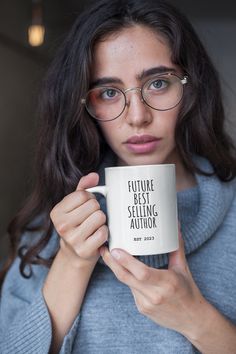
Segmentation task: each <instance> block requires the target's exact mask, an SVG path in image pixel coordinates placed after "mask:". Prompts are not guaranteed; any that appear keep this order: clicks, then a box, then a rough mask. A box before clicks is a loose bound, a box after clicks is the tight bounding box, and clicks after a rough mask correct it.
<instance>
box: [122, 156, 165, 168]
mask: <svg viewBox="0 0 236 354" xmlns="http://www.w3.org/2000/svg"><path fill="white" fill-rule="evenodd" d="M166 161H167V159H165V158H161V157H158V156H144V155H142V156H141V155H139V156H135V157H132V158H124V159H120V162H119V165H122V166H126V165H128V166H135V165H136V166H137V165H160V164H164V163H166ZM167 163H168V162H167Z"/></svg>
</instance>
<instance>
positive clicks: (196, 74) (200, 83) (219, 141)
mask: <svg viewBox="0 0 236 354" xmlns="http://www.w3.org/2000/svg"><path fill="white" fill-rule="evenodd" d="M135 25H143V26H146V27H148V28H150V29H151V30H152V31H154V32H156V33H158V34H159V35H160V34H161V35H162V36H164V38H165V39H166V41H167V43H168V44H169V46H170V48H171V52H172V61H173V63H174V64H177V65H178V66H179V67H180V68H181V69H182V70H183V72H184V73H186V74H187V75H188V77H189V83H188V85H187V87H186V90H185V94H184V98H183V101H182V106H181V111H180V114H179V117H178V122H177V126H176V137H175V138H176V146H177V149H178V151H179V154H180V156H181V158H182V161H183V163H184V165H185V167H186V168H187V169H188V170H189V171H190V172H192V173H194V172H198V173H202V174H204V171H200V170H199V169H198V168H197V167H196V166H195V165H194V162H193V161H192V154H198V155H201V156H203V157H206V158H207V159H208V160H209V161H210V162H211V164H212V166H213V168H214V173H215V174H216V175H217V176H218V177H219V179H220V180H222V181H224V182H228V181H230V180H232V179H233V178H234V177H235V176H236V167H235V166H236V159H235V150H234V147H233V145H232V143H231V141H230V139H229V137H228V136H227V135H226V133H225V131H224V121H225V116H224V109H223V104H222V97H221V89H220V84H219V79H218V74H217V72H216V70H215V68H214V67H213V65H212V62H211V60H210V58H209V56H208V55H207V53H206V51H205V49H204V47H203V45H202V43H201V42H200V40H199V38H198V36H197V35H196V33H195V31H194V29H193V27H192V25H191V24H190V23H189V21H188V20H187V19H186V17H185V16H184V15H183V14H181V13H180V12H179V11H178V10H176V9H175V8H174V7H173V6H172V5H170V4H169V3H167V2H165V1H163V0H112V1H110V0H101V1H96V2H95V4H94V5H93V6H92V7H90V8H89V9H87V10H86V11H85V12H84V13H82V14H81V15H80V16H79V17H78V18H77V20H76V21H75V23H74V25H73V27H72V29H71V31H70V33H69V35H68V37H67V38H66V40H65V42H64V43H63V45H62V46H61V48H60V49H59V51H58V53H57V56H56V58H55V60H54V61H53V63H52V65H51V67H50V69H49V72H48V75H47V77H46V79H45V80H44V82H43V88H42V94H41V97H40V107H39V112H40V129H39V138H38V150H37V154H36V168H35V176H36V182H35V187H34V189H33V192H32V194H31V195H30V197H29V199H28V201H27V202H26V204H25V206H24V207H23V208H22V209H21V210H20V212H19V213H18V214H17V215H16V216H15V218H14V219H13V221H12V222H11V224H10V225H9V229H8V231H9V235H10V240H11V253H10V256H9V259H8V261H7V263H6V266H5V268H4V269H3V271H2V274H1V279H2V280H3V278H4V275H5V273H6V271H7V269H8V268H9V267H10V265H11V264H12V262H13V260H14V259H15V257H16V256H17V254H18V255H19V256H20V257H21V263H20V271H21V274H22V275H23V276H25V277H30V275H31V272H29V273H28V272H25V268H26V266H28V267H30V269H31V265H32V264H44V265H46V266H49V265H50V263H51V262H52V259H53V256H52V257H51V258H50V259H43V258H42V257H41V256H40V252H41V251H42V250H43V249H44V248H45V246H46V245H47V243H48V242H49V240H50V238H51V235H52V230H53V225H52V222H51V220H50V217H49V214H50V211H51V209H52V208H53V207H54V205H55V204H57V203H58V202H59V201H60V200H61V199H62V198H63V197H64V196H65V195H67V194H69V193H71V192H72V191H74V190H75V188H76V186H77V184H78V181H79V179H80V178H81V176H82V175H84V174H86V173H88V172H90V171H94V170H96V169H97V167H98V166H99V163H100V161H101V159H102V157H103V154H104V152H105V151H106V149H107V148H108V147H107V145H106V142H105V141H104V139H103V137H102V135H101V133H100V131H99V129H98V127H97V125H96V123H95V121H94V120H93V119H91V118H90V117H89V116H88V114H87V113H86V111H85V109H84V107H83V106H82V105H81V98H83V97H84V96H85V93H86V92H87V90H88V89H89V86H90V75H91V74H90V73H91V68H92V65H93V49H94V46H95V44H96V43H97V42H98V41H100V40H104V39H106V36H109V35H110V34H112V33H115V32H119V31H120V30H122V29H124V28H128V27H130V26H135ZM39 215H40V222H37V223H35V222H33V221H34V220H37V217H38V216H39ZM26 231H29V237H30V238H31V240H29V246H28V248H27V247H24V249H23V248H22V247H19V244H20V241H21V239H22V234H23V233H25V232H26ZM39 234H41V237H40V239H36V240H37V242H34V243H33V245H32V244H31V245H30V243H31V241H33V240H34V239H35V238H36V235H37V237H38V235H39Z"/></svg>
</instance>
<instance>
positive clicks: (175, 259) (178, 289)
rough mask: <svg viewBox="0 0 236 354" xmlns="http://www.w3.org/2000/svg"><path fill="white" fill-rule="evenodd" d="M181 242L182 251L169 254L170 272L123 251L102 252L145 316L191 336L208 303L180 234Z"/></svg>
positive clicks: (103, 249)
mask: <svg viewBox="0 0 236 354" xmlns="http://www.w3.org/2000/svg"><path fill="white" fill-rule="evenodd" d="M179 241H180V248H179V250H177V251H175V252H172V253H171V254H170V255H169V267H168V269H167V270H160V269H154V268H150V267H148V266H146V265H145V264H143V263H142V262H140V261H138V260H137V259H135V258H134V257H132V256H131V255H130V254H128V253H127V252H125V251H123V250H120V249H115V250H112V252H111V253H110V252H109V251H108V249H107V248H105V247H102V248H101V250H100V252H101V255H102V257H103V260H104V262H105V263H106V264H107V265H108V266H109V267H110V268H111V270H112V271H113V272H114V274H115V275H116V277H117V278H118V279H119V280H120V281H121V282H123V283H124V284H126V285H128V286H129V287H130V289H131V291H132V294H133V296H134V300H135V303H136V306H137V308H138V310H139V312H140V313H141V314H143V315H145V316H147V317H149V318H150V319H151V320H153V321H154V322H156V323H157V324H159V325H161V326H164V327H167V328H171V329H173V330H175V331H178V332H180V333H182V334H183V335H185V336H191V335H193V334H194V335H195V333H196V332H195V330H196V328H197V326H198V325H199V322H198V321H197V319H200V317H201V314H202V312H204V311H205V308H206V307H207V306H208V303H207V301H206V300H205V299H204V298H203V296H202V295H201V293H200V291H199V289H198V287H197V286H196V284H195V282H194V280H193V278H192V275H191V273H190V270H189V267H188V264H187V261H186V258H185V253H184V244H183V240H182V237H181V235H180V233H179ZM200 322H201V321H200ZM201 326H203V324H202V323H201Z"/></svg>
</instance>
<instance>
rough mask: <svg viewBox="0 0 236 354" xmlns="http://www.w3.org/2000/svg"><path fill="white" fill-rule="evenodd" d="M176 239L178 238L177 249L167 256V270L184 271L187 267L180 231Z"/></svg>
mask: <svg viewBox="0 0 236 354" xmlns="http://www.w3.org/2000/svg"><path fill="white" fill-rule="evenodd" d="M178 238H179V249H178V250H176V251H174V252H171V253H170V254H169V266H168V268H169V269H175V270H176V269H180V270H183V271H185V270H186V268H188V265H187V260H186V257H185V251H184V240H183V238H182V234H181V231H180V230H179V234H178Z"/></svg>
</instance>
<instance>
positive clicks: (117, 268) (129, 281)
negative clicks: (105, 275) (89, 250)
mask: <svg viewBox="0 0 236 354" xmlns="http://www.w3.org/2000/svg"><path fill="white" fill-rule="evenodd" d="M100 254H101V256H102V258H103V261H104V263H106V265H107V266H108V267H109V268H110V269H111V270H112V272H113V273H114V274H115V276H116V277H117V279H118V280H119V281H120V282H122V283H124V284H126V285H128V286H129V287H132V288H139V284H138V281H137V279H135V277H134V276H133V274H131V273H129V271H128V270H127V269H125V268H124V267H122V265H120V264H119V263H118V262H117V261H116V260H115V259H114V258H113V257H112V255H111V253H110V252H109V250H108V249H107V247H101V249H100Z"/></svg>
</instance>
